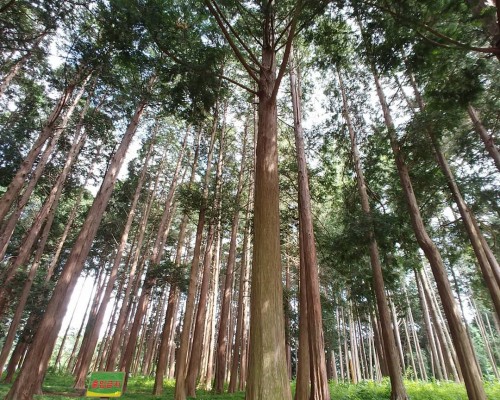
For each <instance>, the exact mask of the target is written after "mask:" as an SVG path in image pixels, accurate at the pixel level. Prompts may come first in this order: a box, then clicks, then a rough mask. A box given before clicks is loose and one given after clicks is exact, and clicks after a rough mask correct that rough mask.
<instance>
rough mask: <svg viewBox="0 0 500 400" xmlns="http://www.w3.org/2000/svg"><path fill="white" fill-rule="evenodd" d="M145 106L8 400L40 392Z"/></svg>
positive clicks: (109, 175) (82, 233)
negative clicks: (79, 279)
mask: <svg viewBox="0 0 500 400" xmlns="http://www.w3.org/2000/svg"><path fill="white" fill-rule="evenodd" d="M145 106H146V101H145V100H143V101H141V102H140V104H139V105H138V106H137V108H136V110H135V112H134V115H133V117H132V119H131V122H130V124H129V126H128V127H127V130H126V132H125V135H124V136H123V138H122V141H121V143H120V145H119V147H118V149H117V151H116V153H115V155H114V156H113V159H112V161H111V162H110V165H109V167H108V170H107V171H106V175H105V176H104V179H103V183H102V185H101V188H100V189H99V192H98V193H97V195H96V198H95V200H94V202H93V204H92V207H91V209H90V211H89V214H88V216H87V218H86V220H85V222H84V224H83V227H82V229H81V231H80V233H79V235H78V238H77V239H76V241H75V245H74V246H73V248H72V250H71V252H70V254H69V256H68V259H67V261H66V263H65V265H64V267H63V270H62V273H61V276H60V278H59V281H58V283H57V285H56V287H55V289H54V292H53V295H52V298H51V300H50V301H49V304H48V306H47V309H46V311H45V314H44V316H43V319H42V321H41V323H40V327H39V329H38V330H37V333H36V335H35V337H34V339H33V343H32V345H31V346H30V350H29V352H28V355H27V357H26V360H25V362H24V364H23V367H22V368H21V371H20V373H19V375H18V377H17V379H16V381H15V382H14V384H13V386H12V388H11V389H10V391H9V393H8V394H7V396H6V399H8V400H14V399H15V400H31V398H32V397H33V395H34V394H36V393H39V392H40V391H41V384H42V381H43V378H44V375H45V371H46V369H47V366H48V362H49V359H50V355H51V353H52V350H53V347H54V344H55V342H56V339H57V335H58V332H59V329H60V327H61V323H62V318H61V315H64V314H65V312H66V308H67V306H68V303H69V299H70V297H71V294H72V292H73V289H74V287H75V285H76V282H77V280H78V277H79V275H80V273H81V271H82V268H83V264H84V262H85V259H86V257H87V255H88V253H89V251H90V247H91V245H92V242H93V239H94V237H95V235H96V233H97V229H98V227H99V222H100V221H101V219H102V216H103V214H104V211H105V209H106V206H107V204H108V201H109V199H110V197H111V194H112V191H113V188H114V184H115V182H116V179H117V177H118V173H119V171H120V167H121V165H122V163H123V161H124V159H125V154H126V152H127V149H128V146H129V144H130V142H131V140H132V138H133V136H134V133H135V132H136V129H137V125H138V124H139V120H140V118H141V116H142V114H143V112H144V109H145Z"/></svg>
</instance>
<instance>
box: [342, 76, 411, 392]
mask: <svg viewBox="0 0 500 400" xmlns="http://www.w3.org/2000/svg"><path fill="white" fill-rule="evenodd" d="M338 77H339V84H340V90H341V93H342V101H343V104H344V118H345V119H346V122H347V127H348V130H349V136H350V139H351V150H352V155H353V161H354V168H355V170H356V176H357V183H358V191H359V195H360V198H361V207H362V209H363V212H364V214H365V216H366V217H367V219H368V221H370V231H369V238H370V244H369V253H370V263H371V267H372V274H373V287H374V291H375V298H376V300H377V310H378V315H379V317H380V320H381V327H382V336H383V342H384V350H385V357H384V360H386V362H387V367H388V370H389V376H390V379H391V399H393V400H395V399H406V398H408V396H407V394H406V389H405V387H404V384H403V374H402V372H401V365H400V362H399V357H398V355H397V350H396V343H395V341H394V334H393V332H392V329H391V318H390V312H389V305H388V303H387V297H386V295H385V285H384V276H383V273H382V264H381V263H380V256H379V250H378V245H377V241H376V239H375V234H374V227H373V225H372V222H371V221H372V214H371V208H370V203H369V198H368V192H367V189H366V181H365V177H364V173H363V166H362V164H361V158H360V155H359V149H358V145H357V139H356V132H355V130H354V126H353V124H352V122H351V117H350V114H349V107H348V103H347V96H346V94H345V89H344V84H343V80H342V76H341V75H340V71H338ZM395 329H397V327H395Z"/></svg>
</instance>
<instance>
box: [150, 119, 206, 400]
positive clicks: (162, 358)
mask: <svg viewBox="0 0 500 400" xmlns="http://www.w3.org/2000/svg"><path fill="white" fill-rule="evenodd" d="M200 140H201V129H200V131H199V132H198V134H197V144H196V150H195V154H194V158H193V164H192V168H191V177H190V179H189V185H188V187H189V188H191V187H192V185H193V182H194V178H195V176H196V168H197V165H198V157H199V151H200ZM187 223H188V214H187V213H184V215H183V217H182V222H181V225H180V228H179V238H178V240H177V249H176V253H175V261H174V263H175V266H176V268H180V264H181V257H182V252H183V250H184V244H185V239H186V228H187ZM179 294H180V291H179V288H178V285H177V283H176V282H171V284H170V291H169V296H168V303H167V312H166V315H165V323H164V325H163V330H162V335H161V342H160V348H159V350H158V361H157V363H156V373H155V383H154V387H153V395H156V396H159V395H161V394H162V392H163V378H164V376H165V370H166V368H167V362H168V350H169V347H170V341H171V336H172V334H173V333H174V329H173V328H174V318H175V315H176V311H177V304H178V302H179Z"/></svg>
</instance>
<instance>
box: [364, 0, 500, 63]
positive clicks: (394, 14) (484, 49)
mask: <svg viewBox="0 0 500 400" xmlns="http://www.w3.org/2000/svg"><path fill="white" fill-rule="evenodd" d="M366 4H369V5H371V6H372V7H375V8H378V9H380V10H381V11H385V12H387V13H389V14H390V15H391V16H392V17H393V18H394V19H396V20H399V21H400V22H402V23H403V24H406V25H407V26H409V27H410V28H411V27H412V25H417V26H420V27H422V28H424V29H425V30H427V31H428V32H429V33H431V34H433V35H434V36H436V37H438V38H440V39H443V40H445V41H447V42H448V43H450V44H452V45H454V46H455V47H452V46H446V45H443V44H440V43H439V42H436V41H434V40H432V39H429V38H427V37H425V36H423V35H422V34H421V33H420V32H418V29H416V30H417V33H418V34H419V35H420V36H423V37H424V39H426V40H428V41H430V42H431V43H433V44H435V45H437V46H440V47H446V48H449V49H457V48H460V49H464V50H471V51H476V52H479V53H488V54H494V55H496V56H499V55H500V49H499V48H497V47H476V46H471V45H469V44H466V43H462V42H460V41H459V40H456V39H453V38H451V37H449V36H447V35H445V34H444V33H441V32H439V31H438V30H437V29H434V28H433V27H431V26H429V25H428V24H426V23H425V22H416V23H414V22H410V21H408V18H406V17H405V16H403V15H401V14H399V13H397V12H395V11H392V10H391V9H390V8H387V7H384V6H381V5H379V4H374V3H371V2H367V3H366ZM413 28H415V27H414V26H413Z"/></svg>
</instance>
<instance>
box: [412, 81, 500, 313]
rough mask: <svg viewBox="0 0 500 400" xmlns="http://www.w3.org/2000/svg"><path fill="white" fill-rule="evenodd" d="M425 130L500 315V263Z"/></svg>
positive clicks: (432, 136) (422, 106) (435, 141)
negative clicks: (487, 244)
mask: <svg viewBox="0 0 500 400" xmlns="http://www.w3.org/2000/svg"><path fill="white" fill-rule="evenodd" d="M408 76H409V79H410V84H411V86H412V88H413V91H414V93H415V98H416V100H417V103H418V106H419V108H420V110H421V111H424V110H425V103H424V101H423V99H422V96H421V94H420V91H419V90H418V87H417V83H416V81H415V78H414V76H413V75H412V74H411V73H409V74H408ZM468 111H469V114H470V116H471V119H472V120H473V121H474V123H475V126H476V128H477V130H478V131H479V132H480V134H481V131H482V132H483V133H486V130H485V129H484V127H482V125H481V123H480V121H479V118H478V116H477V112H476V110H475V109H474V108H473V107H472V106H471V105H469V107H468ZM426 132H427V136H428V137H429V139H430V141H431V143H432V146H433V149H434V154H435V156H436V159H437V162H438V165H439V167H440V169H441V171H442V173H443V175H444V176H445V178H446V182H447V184H448V187H449V189H450V191H451V194H452V196H453V199H454V201H455V203H456V205H457V207H458V211H459V212H460V216H461V217H462V221H463V224H464V227H465V230H466V232H467V236H468V237H469V241H470V242H471V245H472V248H473V250H474V254H475V255H476V258H477V261H478V264H479V267H480V270H481V273H482V274H483V278H484V281H485V283H486V287H487V288H488V291H489V293H490V296H491V299H492V301H493V305H494V307H495V310H496V312H497V315H499V316H500V268H499V266H498V262H497V260H496V258H495V256H494V255H493V254H492V253H491V256H490V257H488V255H490V254H488V253H487V250H486V249H485V248H484V247H483V243H484V242H485V239H484V236H483V235H482V232H481V230H480V229H479V226H477V224H475V223H474V222H475V218H474V215H473V213H472V211H471V210H470V208H469V207H468V206H467V204H466V203H465V200H464V198H463V196H462V193H461V192H460V189H459V187H458V185H457V182H456V180H455V176H454V175H453V172H452V170H451V168H450V165H449V164H448V160H447V159H446V157H445V155H444V153H443V151H442V150H441V145H440V143H439V141H438V139H437V138H436V135H435V134H434V132H432V130H431V129H427V130H426ZM481 137H483V135H481ZM490 142H491V143H490ZM490 142H488V143H489V144H490V148H492V149H495V150H496V154H497V155H498V161H499V164H498V165H500V155H499V153H498V149H496V147H495V145H494V144H493V138H491V140H490ZM485 144H486V142H485ZM487 147H488V146H487ZM490 153H491V152H490Z"/></svg>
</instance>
